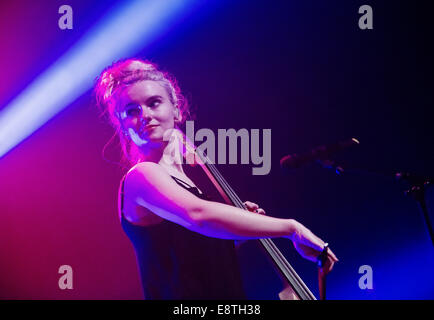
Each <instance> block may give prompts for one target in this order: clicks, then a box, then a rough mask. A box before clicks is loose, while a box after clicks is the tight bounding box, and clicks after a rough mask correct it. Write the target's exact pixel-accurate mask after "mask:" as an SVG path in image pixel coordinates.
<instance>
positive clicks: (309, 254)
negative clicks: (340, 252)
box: [289, 219, 339, 274]
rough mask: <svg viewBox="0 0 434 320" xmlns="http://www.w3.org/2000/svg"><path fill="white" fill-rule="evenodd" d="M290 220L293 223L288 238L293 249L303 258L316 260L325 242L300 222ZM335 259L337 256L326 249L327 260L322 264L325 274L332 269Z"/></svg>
mask: <svg viewBox="0 0 434 320" xmlns="http://www.w3.org/2000/svg"><path fill="white" fill-rule="evenodd" d="M291 222H292V224H293V232H292V234H291V236H290V237H289V238H290V239H291V240H292V243H293V244H294V247H295V249H296V250H297V252H298V253H299V254H300V255H301V256H302V257H303V258H305V259H308V260H310V261H313V262H317V259H318V256H319V255H320V253H321V252H322V250H323V249H324V245H325V242H324V241H323V240H321V239H320V238H318V237H317V236H316V235H314V234H313V233H312V231H310V230H309V229H308V228H306V227H305V226H304V225H302V224H301V223H299V222H297V221H295V220H293V219H291ZM337 261H339V260H338V258H337V257H336V256H335V254H334V253H333V252H332V251H331V250H330V249H328V256H327V261H326V263H325V265H324V271H325V273H326V274H327V273H329V272H330V271H331V270H332V269H333V265H334V264H335V262H337Z"/></svg>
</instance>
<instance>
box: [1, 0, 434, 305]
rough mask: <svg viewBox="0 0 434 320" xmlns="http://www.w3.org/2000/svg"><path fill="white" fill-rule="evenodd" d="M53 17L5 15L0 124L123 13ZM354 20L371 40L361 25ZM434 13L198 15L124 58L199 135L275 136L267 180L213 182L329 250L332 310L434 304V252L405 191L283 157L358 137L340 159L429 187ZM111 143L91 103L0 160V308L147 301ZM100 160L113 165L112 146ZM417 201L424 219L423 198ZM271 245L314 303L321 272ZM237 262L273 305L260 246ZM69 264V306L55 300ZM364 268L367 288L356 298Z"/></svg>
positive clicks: (46, 12) (234, 177)
mask: <svg viewBox="0 0 434 320" xmlns="http://www.w3.org/2000/svg"><path fill="white" fill-rule="evenodd" d="M62 4H64V3H62V2H61V1H52V2H50V3H49V2H43V4H41V3H35V2H33V1H13V2H9V3H8V2H2V3H1V4H0V39H1V42H0V43H1V44H2V50H1V52H2V53H1V55H2V59H0V70H2V71H3V75H2V78H3V79H2V81H1V83H0V107H1V108H4V107H5V106H6V105H7V104H8V102H10V101H11V100H12V98H13V97H15V96H16V95H18V94H19V93H20V91H21V90H22V89H23V88H24V87H25V86H26V85H27V84H28V83H30V82H31V81H32V80H33V79H34V78H35V77H37V75H38V74H39V73H40V72H42V71H43V70H44V69H46V68H47V67H48V66H49V65H50V64H51V63H52V62H53V61H55V60H56V59H57V57H59V56H60V55H62V54H63V53H65V52H67V50H68V49H69V48H70V47H71V46H72V45H73V44H74V43H75V42H76V41H78V39H79V38H80V37H81V36H82V35H83V34H84V33H85V32H86V30H87V29H88V28H90V27H91V26H92V25H93V24H94V23H95V21H98V19H100V17H101V16H102V15H103V14H104V13H105V12H107V11H108V10H109V9H110V8H112V7H113V6H114V5H116V4H117V2H116V1H104V2H102V1H101V2H95V1H82V0H74V1H69V3H68V4H69V5H70V6H72V7H73V8H74V29H73V30H69V31H67V32H66V31H62V30H60V29H59V28H58V27H57V19H58V14H57V9H58V7H59V6H60V5H62ZM364 4H368V5H371V6H372V8H373V14H374V29H373V30H360V29H359V27H358V19H359V17H360V14H359V13H358V8H359V7H360V6H361V5H364ZM432 12H433V11H432V8H431V7H430V6H428V2H424V1H344V0H341V1H330V0H327V1H311V0H309V1H202V2H200V1H199V4H197V5H195V6H194V7H193V8H191V10H190V11H189V12H188V14H186V15H185V16H184V17H183V18H182V19H180V20H179V21H178V22H177V23H176V25H175V26H174V27H173V28H172V29H171V30H170V31H167V32H165V33H164V34H163V35H161V36H160V37H158V38H157V39H156V40H155V41H153V42H152V43H151V44H150V45H149V46H146V47H144V48H143V49H142V50H141V51H140V52H138V53H137V54H136V55H134V56H137V57H144V58H146V59H149V60H151V61H153V62H155V63H157V64H158V65H159V66H160V67H162V68H163V69H165V70H168V71H169V72H171V73H172V74H173V75H174V76H175V77H176V78H177V80H178V82H179V84H180V87H181V89H182V90H183V92H184V93H185V94H187V96H188V97H189V98H190V102H191V104H192V106H193V107H194V108H196V109H197V110H196V122H195V127H196V130H198V129H199V128H211V129H212V130H213V131H214V132H216V133H217V129H219V128H225V129H228V128H234V129H236V130H238V129H241V128H246V129H248V130H250V129H271V132H272V147H271V150H272V167H271V172H270V174H268V175H265V176H253V175H252V174H251V169H252V167H254V166H253V165H220V166H219V168H220V169H221V172H222V173H223V174H224V176H225V177H226V178H227V180H228V181H229V182H230V183H231V185H232V186H233V187H234V189H235V190H236V191H237V192H238V193H239V195H240V197H241V199H243V200H251V201H254V202H257V203H259V204H260V205H261V207H263V208H264V209H265V210H266V211H267V214H268V215H272V216H277V217H286V218H290V217H292V218H295V219H297V220H298V221H300V222H302V223H303V224H305V225H306V226H307V227H309V228H310V229H311V230H312V231H313V232H314V233H315V234H317V235H318V236H320V237H321V238H322V239H324V240H325V241H327V242H329V243H330V246H331V248H332V249H333V251H334V252H335V253H336V255H337V256H338V258H339V259H340V262H339V263H338V264H336V266H335V269H334V271H333V272H332V274H331V275H330V276H329V278H328V297H329V298H330V299H433V298H434V277H433V274H432V270H433V268H434V250H433V249H434V248H433V245H432V244H431V241H430V238H429V236H428V233H427V228H426V225H425V222H424V220H423V218H422V215H421V212H420V211H419V208H418V206H417V203H416V202H415V201H414V200H413V199H411V198H409V197H406V196H405V195H404V190H406V188H407V185H406V184H404V183H401V182H397V181H395V179H393V177H391V176H387V175H384V176H383V175H381V174H374V173H364V171H363V170H362V171H357V172H354V173H345V174H343V175H342V176H337V175H336V174H334V173H333V172H332V171H328V170H326V169H323V168H321V167H320V166H318V165H316V164H311V165H308V166H305V167H303V168H300V169H297V170H295V171H292V172H287V173H285V172H282V171H281V170H280V167H279V160H280V158H281V157H283V156H284V155H286V154H292V153H302V152H305V151H308V150H310V149H311V148H313V147H316V146H318V145H323V144H328V143H334V142H337V141H340V140H344V139H347V138H350V137H356V138H357V139H358V140H359V141H360V146H359V147H355V148H352V149H349V150H346V151H345V152H342V153H340V154H338V155H337V156H336V158H337V159H338V160H340V161H341V163H343V164H344V167H345V168H358V169H366V170H370V171H376V172H381V173H386V174H391V173H392V174H393V173H394V172H397V171H403V170H404V171H410V172H413V173H416V174H420V175H424V174H425V175H431V176H434V170H433V166H432V164H433V161H434V153H433V138H434V134H433V130H432V127H431V124H432V119H433V118H432V117H431V116H430V112H429V111H430V109H431V108H432V106H433V72H432V70H433V68H432V67H433V59H432V57H433V51H432V47H431V46H430V44H431V43H432V39H433V34H432V32H431V29H432V25H433V19H432ZM53 15H54V16H53ZM102 50H103V48H102ZM96 76H97V75H96V74H95V77H96ZM37 108H38V106H37V105H35V110H37ZM0 112H1V109H0ZM111 135H112V131H111V128H110V127H109V126H108V124H106V123H105V122H104V121H103V120H102V119H100V118H99V117H98V111H97V110H96V108H95V107H94V105H93V100H92V94H91V91H88V92H86V93H85V94H83V95H82V96H80V97H79V98H77V100H76V101H75V102H74V103H72V104H70V105H69V106H68V107H67V108H65V109H64V111H62V112H61V113H59V114H58V115H57V116H56V117H54V118H53V119H52V120H50V121H49V122H48V123H46V124H45V125H44V126H43V127H41V128H40V129H39V130H38V131H36V132H35V133H34V134H32V135H31V136H30V137H29V138H28V139H26V140H25V141H23V142H22V143H21V144H19V145H18V146H17V147H15V148H14V149H13V150H11V151H10V152H9V153H8V154H6V155H5V156H3V157H2V158H1V159H0V179H1V180H0V181H1V183H0V298H2V299H140V298H141V297H142V296H141V291H140V286H139V278H138V273H137V269H136V264H135V257H134V252H133V248H132V246H131V245H130V243H129V241H128V239H127V238H126V236H125V235H124V234H123V232H122V230H121V227H120V223H119V222H118V218H117V211H116V210H117V207H116V206H117V204H116V195H117V188H118V184H119V180H120V178H121V176H122V174H123V173H124V172H123V171H122V170H121V169H120V168H119V167H118V166H116V165H114V164H111V163H108V162H106V161H104V160H103V158H102V156H101V152H102V149H103V147H104V145H105V144H106V142H107V141H108V140H109V139H110V137H111ZM106 157H107V158H109V159H111V160H113V161H117V160H119V153H118V151H117V149H116V142H114V143H111V144H110V145H109V146H108V148H107V150H106ZM427 201H428V206H429V208H430V212H432V210H433V209H432V206H433V201H434V198H433V190H432V188H431V189H428V193H427ZM431 219H433V217H432V214H431ZM276 243H277V244H278V245H279V248H281V249H282V251H283V252H284V253H285V255H286V256H287V257H288V259H289V260H290V262H291V264H292V265H293V267H294V268H295V269H296V270H297V272H298V273H299V275H300V276H301V277H302V279H304V281H305V282H306V284H307V285H308V286H309V287H310V288H311V290H312V291H313V292H314V293H315V294H317V292H318V291H317V283H316V268H315V265H314V264H313V263H311V262H309V261H306V260H303V259H302V258H301V257H300V256H299V255H298V254H297V253H296V252H295V250H294V249H293V247H292V244H290V243H289V241H284V240H281V239H279V240H277V241H276ZM239 253H240V259H241V263H242V268H243V274H244V278H245V279H244V280H245V285H246V289H247V292H248V295H249V297H250V298H255V299H274V298H275V296H276V292H277V291H279V285H280V283H279V279H278V278H277V277H276V275H275V274H274V272H273V270H272V268H271V267H270V265H269V264H268V262H267V260H266V258H265V256H264V255H262V253H261V251H260V250H259V249H258V247H257V246H256V244H255V242H248V243H245V244H244V245H243V246H242V247H241V248H240V250H239ZM64 264H67V265H71V266H72V268H73V270H74V289H73V290H60V289H59V287H58V278H59V277H60V275H59V274H58V272H57V271H58V268H59V266H60V265H64ZM363 265H369V266H371V267H372V270H373V289H371V290H362V289H360V288H359V285H358V281H359V278H360V277H361V276H362V275H361V274H359V272H358V271H359V267H360V266H363Z"/></svg>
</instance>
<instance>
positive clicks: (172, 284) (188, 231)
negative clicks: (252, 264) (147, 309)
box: [95, 59, 337, 299]
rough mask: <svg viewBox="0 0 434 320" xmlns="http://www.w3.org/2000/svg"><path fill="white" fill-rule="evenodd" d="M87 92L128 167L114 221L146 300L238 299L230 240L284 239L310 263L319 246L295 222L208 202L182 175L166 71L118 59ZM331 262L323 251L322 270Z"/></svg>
mask: <svg viewBox="0 0 434 320" xmlns="http://www.w3.org/2000/svg"><path fill="white" fill-rule="evenodd" d="M95 93H96V98H97V103H98V105H100V106H101V107H102V108H103V111H104V112H105V113H107V114H108V116H109V119H110V122H111V124H112V125H113V126H114V128H115V130H116V131H117V133H118V134H119V138H120V141H121V146H122V149H123V154H124V156H125V159H126V160H127V161H128V162H129V164H130V166H132V168H131V169H130V170H129V171H128V172H127V173H126V175H125V176H124V177H123V179H122V181H121V185H120V192H119V219H120V221H121V224H122V227H123V229H124V231H125V233H126V234H127V235H128V237H129V238H130V240H131V241H132V243H133V245H134V249H135V252H136V256H137V262H138V265H139V270H140V276H141V281H142V288H143V292H144V295H145V298H146V299H243V298H245V295H244V292H243V288H242V284H241V280H240V279H241V277H240V273H239V267H238V264H237V260H236V255H235V251H234V242H233V240H246V239H259V238H273V237H285V238H288V239H291V240H292V241H293V243H294V245H295V248H296V249H297V251H298V252H299V253H300V254H301V255H302V256H303V257H305V258H307V259H310V260H312V261H316V259H317V257H318V255H319V254H320V253H321V251H322V250H323V248H324V242H323V241H322V240H321V239H319V238H318V237H316V236H315V235H314V234H313V233H312V232H311V231H309V230H308V229H307V228H305V227H304V226H303V225H302V224H300V223H298V222H297V221H295V220H293V219H278V218H273V217H268V216H265V215H264V213H265V212H264V210H262V209H260V208H258V205H257V204H255V203H252V202H249V201H247V202H245V205H246V207H247V209H248V210H249V211H246V210H242V209H239V208H236V207H232V206H229V205H226V204H222V203H219V202H214V201H210V199H209V198H207V196H206V195H205V194H204V193H203V192H201V191H200V189H199V188H197V187H196V185H195V183H194V182H193V181H192V180H191V179H190V178H189V177H188V176H187V175H186V173H185V171H184V169H183V166H182V165H181V162H180V161H179V159H181V158H182V157H183V156H184V155H183V154H182V148H180V145H179V144H178V143H177V142H176V141H177V140H176V139H172V138H173V137H182V133H181V131H180V130H179V126H180V125H181V124H182V123H183V122H184V121H185V119H186V116H187V115H188V106H187V103H186V101H185V99H184V98H183V96H182V94H181V92H180V90H179V87H178V86H177V85H176V82H175V81H174V80H173V79H171V78H170V77H169V76H168V75H167V74H166V73H163V72H161V71H160V70H158V69H157V68H156V66H155V65H153V64H151V63H149V62H146V61H142V60H139V59H128V60H123V61H120V62H117V63H114V64H113V65H111V66H110V67H108V68H106V69H105V70H104V71H103V72H102V73H101V75H100V77H99V78H98V81H97V84H96V87H95ZM258 213H259V214H258ZM336 261H337V258H336V256H335V255H334V254H333V252H331V251H330V250H329V253H328V257H327V263H326V267H325V269H326V270H325V271H326V272H329V271H330V270H331V269H332V268H333V264H334V263H335V262H336Z"/></svg>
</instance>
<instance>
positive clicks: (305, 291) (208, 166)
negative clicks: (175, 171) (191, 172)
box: [181, 134, 325, 300]
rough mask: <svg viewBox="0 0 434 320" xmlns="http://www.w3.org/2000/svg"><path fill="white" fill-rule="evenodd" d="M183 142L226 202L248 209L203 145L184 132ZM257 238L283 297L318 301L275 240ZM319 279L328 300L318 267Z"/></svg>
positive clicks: (322, 294)
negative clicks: (192, 141)
mask: <svg viewBox="0 0 434 320" xmlns="http://www.w3.org/2000/svg"><path fill="white" fill-rule="evenodd" d="M181 144H182V146H183V157H184V158H185V159H186V161H187V164H190V165H195V164H199V165H200V167H201V168H202V169H203V171H204V172H205V174H206V175H207V176H208V178H209V179H210V180H211V182H212V184H213V185H214V186H215V187H216V189H217V191H218V192H219V194H220V195H221V196H222V198H223V199H224V201H225V202H226V203H227V204H229V205H233V206H236V207H238V208H240V209H244V210H247V208H246V207H245V205H244V204H243V202H242V201H241V199H240V198H239V197H238V195H237V194H236V193H235V191H234V190H233V189H232V187H231V186H230V185H229V183H228V182H227V181H226V180H225V178H224V177H223V176H222V175H221V173H220V172H219V171H218V170H217V168H216V166H215V164H213V163H212V161H211V160H210V159H209V158H208V156H206V155H204V154H203V152H202V151H201V150H200V148H197V147H196V146H194V144H193V143H191V141H189V140H188V138H187V137H186V136H185V135H184V134H182V138H181ZM255 241H258V242H259V244H260V246H261V248H262V249H263V250H264V251H265V253H266V255H267V256H268V257H269V258H270V260H271V261H272V263H273V265H274V268H275V269H276V271H277V272H278V275H279V276H280V278H281V280H282V281H283V290H282V291H281V292H280V293H279V299H280V300H317V299H316V297H315V295H314V294H313V293H312V292H311V291H310V290H309V288H308V287H307V285H306V284H305V283H304V282H303V280H302V279H301V278H300V276H299V275H298V274H297V272H295V270H294V268H293V267H292V266H291V264H290V263H289V262H288V261H287V260H286V258H285V257H284V255H283V254H282V252H281V251H280V250H279V248H278V247H277V246H276V244H275V243H274V242H273V241H272V239H269V238H263V239H258V240H255ZM318 279H319V287H320V297H321V300H325V274H324V273H323V272H322V271H321V269H319V270H318Z"/></svg>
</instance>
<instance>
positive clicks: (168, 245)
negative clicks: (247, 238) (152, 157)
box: [121, 177, 246, 300]
mask: <svg viewBox="0 0 434 320" xmlns="http://www.w3.org/2000/svg"><path fill="white" fill-rule="evenodd" d="M172 178H173V179H174V180H175V181H176V182H177V183H178V184H179V185H180V186H182V187H183V188H185V189H187V190H188V191H190V192H191V193H193V194H194V195H196V196H197V197H199V198H202V199H208V197H207V196H206V195H205V194H203V193H200V192H199V190H198V189H197V188H196V187H191V186H189V185H188V184H187V183H185V182H184V181H182V180H180V179H178V178H175V177H172ZM124 179H125V177H124V178H123V179H122V187H121V192H122V196H121V210H122V212H121V213H122V221H121V224H122V228H123V230H124V232H125V233H126V234H127V236H128V238H129V239H130V240H131V242H132V244H133V246H134V250H135V253H136V258H137V264H138V267H139V272H140V278H141V283H142V289H143V293H144V295H145V299H152V300H153V299H159V300H162V299H164V300H169V299H171V300H176V299H192V300H199V299H207V300H219V299H221V300H223V299H229V300H233V299H246V296H245V293H244V289H243V285H242V280H241V274H240V269H239V265H238V260H237V255H236V252H235V247H234V241H233V240H224V239H217V238H211V237H206V236H204V235H201V234H199V233H196V232H193V231H190V230H188V229H186V228H184V227H182V226H180V225H178V224H176V223H173V222H171V221H168V220H163V221H162V222H160V223H158V224H156V225H151V226H137V225H133V224H132V223H130V222H129V221H128V220H127V219H126V218H125V217H124V214H123V192H124Z"/></svg>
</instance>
